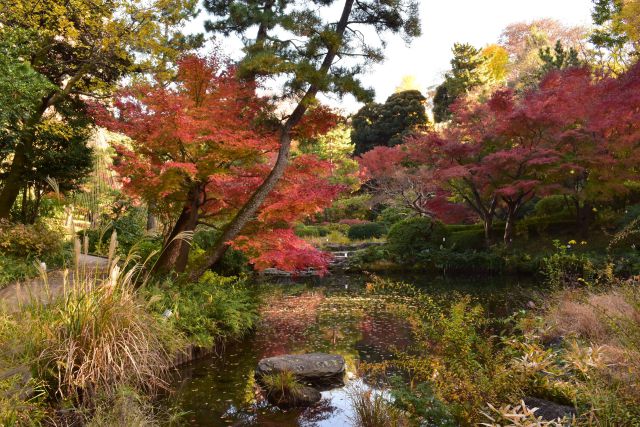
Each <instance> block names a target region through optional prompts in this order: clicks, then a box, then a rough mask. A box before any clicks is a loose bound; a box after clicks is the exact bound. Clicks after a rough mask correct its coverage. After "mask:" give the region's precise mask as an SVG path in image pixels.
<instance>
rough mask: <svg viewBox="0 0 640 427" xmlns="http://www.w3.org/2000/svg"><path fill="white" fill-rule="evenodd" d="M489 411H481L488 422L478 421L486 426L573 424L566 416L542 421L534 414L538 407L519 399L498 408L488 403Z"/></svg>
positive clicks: (524, 426)
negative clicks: (530, 405)
mask: <svg viewBox="0 0 640 427" xmlns="http://www.w3.org/2000/svg"><path fill="white" fill-rule="evenodd" d="M488 407H489V409H490V410H491V412H489V413H487V412H483V414H484V416H485V417H486V418H487V420H488V422H485V423H480V425H481V426H487V427H501V426H509V427H565V426H569V425H573V420H572V419H569V418H568V417H564V418H558V419H556V420H552V421H544V420H543V419H542V417H538V416H537V415H536V412H537V409H538V408H529V407H527V405H526V404H525V403H524V401H520V403H519V404H517V405H513V406H512V405H504V406H501V407H499V408H496V407H495V406H493V405H491V404H488Z"/></svg>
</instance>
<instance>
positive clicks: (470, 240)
mask: <svg viewBox="0 0 640 427" xmlns="http://www.w3.org/2000/svg"><path fill="white" fill-rule="evenodd" d="M448 241H449V246H450V247H451V248H452V249H456V250H459V251H468V250H482V249H484V248H485V247H486V244H485V238H484V230H483V229H471V230H462V231H455V232H453V233H451V235H450V236H449V239H448Z"/></svg>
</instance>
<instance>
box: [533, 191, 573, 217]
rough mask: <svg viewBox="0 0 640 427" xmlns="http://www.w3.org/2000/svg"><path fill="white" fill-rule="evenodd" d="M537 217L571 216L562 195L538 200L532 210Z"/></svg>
mask: <svg viewBox="0 0 640 427" xmlns="http://www.w3.org/2000/svg"><path fill="white" fill-rule="evenodd" d="M533 210H534V212H535V214H536V215H537V216H555V215H558V214H564V216H565V217H566V216H568V215H571V212H570V210H569V206H568V205H567V200H566V198H565V197H564V196H562V195H554V196H547V197H545V198H543V199H540V200H539V201H538V203H536V205H535V207H534V208H533Z"/></svg>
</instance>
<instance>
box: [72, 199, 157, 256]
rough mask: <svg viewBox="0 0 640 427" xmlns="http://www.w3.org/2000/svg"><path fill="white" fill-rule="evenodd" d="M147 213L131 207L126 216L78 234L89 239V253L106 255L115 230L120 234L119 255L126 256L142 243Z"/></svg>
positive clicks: (141, 209)
mask: <svg viewBox="0 0 640 427" xmlns="http://www.w3.org/2000/svg"><path fill="white" fill-rule="evenodd" d="M146 227H147V213H146V210H145V209H143V208H139V207H129V208H128V209H127V211H126V212H125V214H124V215H122V216H121V217H119V218H117V219H115V220H113V221H111V222H107V223H106V224H104V226H102V227H100V228H97V229H88V230H82V231H80V232H78V235H79V236H81V237H82V238H84V236H87V237H88V238H89V252H91V253H95V254H98V255H106V253H107V251H108V248H109V242H110V240H111V234H112V233H113V231H114V230H115V231H116V233H117V234H118V253H120V254H121V255H126V254H127V253H129V251H130V250H131V248H132V247H133V246H134V245H135V244H136V243H138V242H140V241H141V240H142V239H143V238H144V237H145V233H146Z"/></svg>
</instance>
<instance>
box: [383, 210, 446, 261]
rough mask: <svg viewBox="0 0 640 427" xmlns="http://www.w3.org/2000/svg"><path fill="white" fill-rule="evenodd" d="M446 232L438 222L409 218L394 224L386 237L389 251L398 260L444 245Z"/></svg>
mask: <svg viewBox="0 0 640 427" xmlns="http://www.w3.org/2000/svg"><path fill="white" fill-rule="evenodd" d="M447 236H448V232H447V230H446V228H445V227H444V225H443V224H442V223H441V222H439V221H434V220H431V219H429V218H425V217H416V218H410V219H406V220H403V221H400V222H398V223H396V224H394V225H393V226H392V227H391V229H390V230H389V233H388V235H387V245H388V248H389V251H390V252H391V253H392V254H394V255H395V256H396V257H397V258H398V259H400V260H403V259H411V258H413V257H415V255H416V254H418V253H420V252H422V251H425V250H433V249H438V248H440V247H442V246H443V245H445V244H446V239H447Z"/></svg>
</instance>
